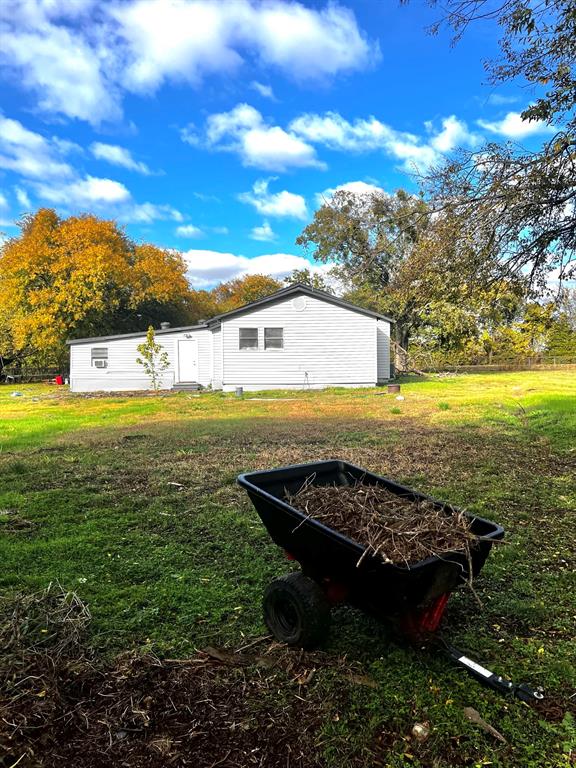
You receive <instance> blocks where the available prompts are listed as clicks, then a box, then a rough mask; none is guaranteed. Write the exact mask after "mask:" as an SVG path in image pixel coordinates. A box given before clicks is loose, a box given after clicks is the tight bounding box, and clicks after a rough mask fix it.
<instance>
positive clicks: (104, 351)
mask: <svg viewBox="0 0 576 768" xmlns="http://www.w3.org/2000/svg"><path fill="white" fill-rule="evenodd" d="M90 357H91V360H92V367H93V368H108V347H92V349H91V350H90Z"/></svg>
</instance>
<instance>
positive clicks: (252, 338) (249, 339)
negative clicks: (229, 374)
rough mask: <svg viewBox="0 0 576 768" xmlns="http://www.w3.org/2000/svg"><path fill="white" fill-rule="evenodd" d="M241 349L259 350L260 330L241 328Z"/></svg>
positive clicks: (239, 341)
mask: <svg viewBox="0 0 576 768" xmlns="http://www.w3.org/2000/svg"><path fill="white" fill-rule="evenodd" d="M238 345H239V348H240V349H258V328H240V335H239V340H238Z"/></svg>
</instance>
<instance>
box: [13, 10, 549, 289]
mask: <svg viewBox="0 0 576 768" xmlns="http://www.w3.org/2000/svg"><path fill="white" fill-rule="evenodd" d="M436 17H437V11H435V10H433V9H430V8H429V7H428V5H427V4H426V3H425V2H424V0H412V2H411V3H410V4H408V5H407V6H400V5H399V4H398V3H397V2H396V0H380V1H377V0H376V1H372V2H367V1H364V0H356V2H354V3H348V4H343V3H323V2H314V3H312V2H309V3H297V2H286V1H285V0H269V1H268V2H256V0H225V1H224V2H215V1H213V2H207V0H114V1H111V2H106V1H104V0H3V2H2V4H1V5H0V24H1V27H0V35H1V37H2V44H1V45H0V76H1V78H2V100H1V103H0V221H1V228H2V231H3V232H4V233H6V234H7V235H12V234H15V233H16V231H17V230H16V229H15V228H14V226H13V222H14V220H15V219H16V218H17V217H18V216H19V215H20V214H21V213H23V212H26V211H31V210H35V209H36V208H38V207H40V206H49V207H54V208H56V209H57V210H58V211H59V212H61V213H62V214H64V215H65V214H69V213H77V212H82V211H89V212H94V213H97V214H98V215H101V216H106V217H113V218H117V219H118V220H119V221H120V222H122V223H123V224H125V225H126V228H127V231H128V232H129V234H130V235H131V236H133V237H134V238H136V239H138V240H140V239H141V240H146V241H150V242H153V243H156V244H158V245H160V246H164V247H170V248H178V249H179V250H180V251H182V253H183V254H184V257H185V258H186V260H187V262H188V264H189V267H190V272H189V274H190V279H191V282H192V285H193V286H194V287H197V288H202V287H206V286H210V285H213V284H214V282H216V281H219V280H226V279H229V278H231V277H235V276H237V275H241V274H246V273H249V272H252V273H254V272H264V273H271V274H275V275H278V276H281V275H283V274H286V273H289V272H290V271H291V270H292V269H294V268H296V267H301V266H303V265H304V264H305V263H306V262H305V259H306V254H304V253H303V252H302V251H301V250H300V249H299V248H298V247H297V246H296V245H295V239H296V237H297V236H298V234H299V233H300V232H301V230H302V229H303V227H304V226H305V225H306V223H307V222H309V221H310V220H311V218H312V215H313V212H314V209H315V208H316V207H317V205H318V200H319V199H322V196H324V197H327V196H329V195H330V191H331V190H334V189H336V188H338V187H340V186H342V185H351V186H350V187H349V188H351V189H353V190H356V191H358V192H359V193H361V192H362V191H363V190H369V189H370V188H372V187H378V188H382V189H384V190H385V191H388V192H392V191H393V190H394V189H397V188H398V187H404V188H407V189H411V190H416V189H417V184H416V181H415V174H416V173H417V172H422V171H425V170H426V168H427V167H429V166H430V165H431V164H433V163H436V162H438V161H440V160H441V159H442V158H443V157H445V156H447V155H449V154H450V152H452V151H454V149H455V148H457V147H458V146H465V147H475V146H481V144H482V143H483V142H484V141H485V140H486V139H490V140H497V141H506V140H510V141H514V142H517V143H521V144H522V145H525V146H531V147H535V146H538V145H539V144H540V143H541V142H542V140H543V139H544V138H546V136H547V135H549V133H550V131H551V130H552V129H550V128H549V127H547V126H545V125H542V124H538V123H523V122H522V121H521V120H520V117H519V112H520V111H521V110H522V109H523V108H525V107H526V106H527V104H528V103H529V102H530V100H531V99H533V98H534V94H533V93H531V92H529V91H527V90H526V89H525V88H523V87H521V86H520V85H518V86H515V85H512V84H507V85H506V86H500V87H498V88H494V87H493V86H490V85H488V84H487V78H486V75H485V72H484V68H483V60H485V59H487V58H491V57H494V56H496V55H497V53H498V47H497V39H498V29H497V28H496V27H495V26H494V25H493V24H492V23H490V24H476V25H475V26H474V25H473V26H472V27H470V29H469V31H468V32H467V34H466V35H465V37H464V38H463V40H462V41H461V42H460V43H459V44H458V45H456V46H451V45H450V36H449V34H448V33H444V32H443V33H441V34H439V35H437V36H434V37H433V36H430V35H428V34H427V32H426V27H427V26H428V25H429V24H431V23H432V22H433V21H434V20H435V19H436Z"/></svg>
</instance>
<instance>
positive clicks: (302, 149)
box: [183, 104, 324, 171]
mask: <svg viewBox="0 0 576 768" xmlns="http://www.w3.org/2000/svg"><path fill="white" fill-rule="evenodd" d="M184 130H185V131H187V129H184ZM183 139H184V141H187V142H188V143H190V144H197V143H199V141H200V140H199V138H198V137H197V136H196V135H195V134H193V133H192V132H191V131H189V130H188V131H187V132H186V133H184V134H183ZM204 141H205V143H206V146H208V147H209V148H211V149H214V150H219V151H223V152H235V153H237V154H238V155H240V157H241V159H242V162H243V164H244V165H247V166H253V167H256V168H263V169H264V170H269V171H285V170H287V169H288V168H305V167H316V168H323V167H324V165H323V164H322V163H320V162H319V160H318V159H317V157H316V151H315V150H314V147H312V146H310V144H307V143H306V142H305V141H303V140H302V139H301V138H299V137H298V136H296V135H294V134H293V133H292V132H290V131H285V130H284V129H283V128H280V127H279V126H270V125H267V124H266V123H265V121H264V118H263V117H262V115H261V114H260V112H258V110H257V109H254V107H252V106H250V105H249V104H238V105H237V106H236V107H234V109H232V110H230V112H220V113H218V114H214V115H210V116H209V117H208V119H207V121H206V129H205V138H204Z"/></svg>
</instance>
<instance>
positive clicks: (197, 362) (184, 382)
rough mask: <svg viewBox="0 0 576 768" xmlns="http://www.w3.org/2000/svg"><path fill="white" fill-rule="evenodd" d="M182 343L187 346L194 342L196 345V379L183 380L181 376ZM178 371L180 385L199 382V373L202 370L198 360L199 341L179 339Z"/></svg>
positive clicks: (177, 353) (177, 349) (177, 350)
mask: <svg viewBox="0 0 576 768" xmlns="http://www.w3.org/2000/svg"><path fill="white" fill-rule="evenodd" d="M181 342H185V343H186V344H189V343H190V342H192V343H193V344H194V347H195V350H196V379H183V378H182V376H181V375H180V344H181ZM176 363H177V364H176V370H177V372H178V381H177V383H178V384H186V383H189V382H191V381H194V382H196V383H197V382H198V373H199V369H200V364H199V363H200V361H199V360H198V339H178V344H177V347H176Z"/></svg>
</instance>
